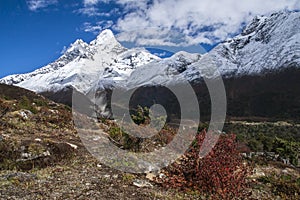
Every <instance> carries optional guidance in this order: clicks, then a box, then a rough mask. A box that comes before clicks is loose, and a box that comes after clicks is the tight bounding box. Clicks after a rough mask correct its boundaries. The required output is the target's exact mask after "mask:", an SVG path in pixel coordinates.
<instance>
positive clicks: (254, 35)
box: [199, 12, 300, 76]
mask: <svg viewBox="0 0 300 200" xmlns="http://www.w3.org/2000/svg"><path fill="white" fill-rule="evenodd" d="M299 24H300V12H279V13H274V14H272V15H271V16H269V17H265V16H258V17H255V18H254V19H253V20H252V22H251V23H250V24H248V26H247V27H246V28H245V29H244V30H243V32H242V33H241V34H240V35H238V36H236V37H234V38H233V39H229V40H227V41H226V42H224V43H222V44H220V45H218V46H217V47H216V48H214V49H213V50H212V51H211V52H209V53H208V54H207V55H205V56H203V57H204V58H205V57H209V58H210V59H211V60H213V61H214V62H215V65H216V66H217V67H218V69H219V71H220V73H221V74H222V75H223V76H224V75H226V76H232V75H246V74H258V73H263V72H267V71H273V70H276V69H279V68H284V67H288V66H290V65H291V64H298V65H299V64H300V28H299ZM199 64H200V65H201V64H203V63H201V62H200V63H199Z"/></svg>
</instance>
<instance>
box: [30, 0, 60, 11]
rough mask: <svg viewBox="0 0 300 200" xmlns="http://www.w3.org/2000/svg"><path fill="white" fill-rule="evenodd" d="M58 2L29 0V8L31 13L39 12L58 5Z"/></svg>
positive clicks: (52, 0)
mask: <svg viewBox="0 0 300 200" xmlns="http://www.w3.org/2000/svg"><path fill="white" fill-rule="evenodd" d="M57 3H58V0H27V6H28V8H29V10H31V11H37V10H38V9H41V8H46V7H48V6H50V5H54V4H57Z"/></svg>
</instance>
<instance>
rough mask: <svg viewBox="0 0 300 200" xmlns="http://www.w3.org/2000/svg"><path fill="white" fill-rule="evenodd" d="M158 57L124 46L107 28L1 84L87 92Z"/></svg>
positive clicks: (121, 76) (42, 89)
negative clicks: (42, 64)
mask: <svg viewBox="0 0 300 200" xmlns="http://www.w3.org/2000/svg"><path fill="white" fill-rule="evenodd" d="M159 59H160V58H158V57H156V56H154V55H152V54H150V53H149V52H148V51H146V50H145V49H142V48H136V49H130V50H128V49H126V48H124V47H123V46H122V45H121V44H120V43H119V42H118V41H117V40H116V39H115V37H114V35H113V33H112V32H111V31H110V30H105V31H103V32H102V33H101V34H100V35H99V36H98V37H97V38H96V39H95V40H93V41H92V42H90V44H87V43H85V42H83V41H82V40H77V41H76V42H75V43H73V44H71V46H70V47H69V48H68V49H67V50H66V52H65V53H64V54H63V55H62V56H61V57H60V58H59V59H58V60H56V61H55V62H53V63H51V64H49V65H47V66H45V67H42V68H40V69H37V70H35V71H33V72H31V73H28V74H18V75H11V76H8V77H5V78H3V79H1V80H0V83H6V84H13V85H17V86H20V87H23V88H26V89H29V90H32V91H35V92H46V91H52V92H55V91H58V90H62V89H64V88H66V87H69V86H72V87H74V88H76V89H77V90H78V91H80V92H82V93H86V92H87V91H88V90H89V88H90V87H91V86H92V85H93V84H94V83H95V82H98V80H99V79H102V78H109V79H111V80H123V79H126V78H127V77H128V76H129V75H130V74H131V72H132V71H133V70H134V69H136V68H138V67H140V66H142V65H144V64H147V63H149V62H151V61H154V60H159Z"/></svg>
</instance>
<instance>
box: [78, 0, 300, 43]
mask: <svg viewBox="0 0 300 200" xmlns="http://www.w3.org/2000/svg"><path fill="white" fill-rule="evenodd" d="M84 2H86V3H87V2H90V5H91V4H92V5H95V4H96V2H97V3H99V2H102V3H110V2H113V3H116V4H117V5H119V6H120V7H121V8H122V10H123V13H122V15H121V17H120V18H118V19H117V20H114V24H112V25H111V28H112V29H114V30H116V31H117V32H119V34H118V39H119V40H121V41H124V42H133V43H136V44H137V45H173V46H188V45H194V44H199V43H207V44H213V43H216V42H220V41H222V40H224V39H226V38H227V37H230V36H232V35H234V34H236V33H238V32H240V29H241V28H242V25H243V24H244V23H248V22H249V21H250V20H251V19H252V18H253V17H254V16H256V15H266V14H270V13H272V12H276V11H280V10H295V9H300V3H299V0H277V1H276V3H274V0H264V1H261V0H243V1H237V0H201V1H195V0H184V1H182V0H139V1H135V0H115V1H112V0H84ZM106 28H107V27H106Z"/></svg>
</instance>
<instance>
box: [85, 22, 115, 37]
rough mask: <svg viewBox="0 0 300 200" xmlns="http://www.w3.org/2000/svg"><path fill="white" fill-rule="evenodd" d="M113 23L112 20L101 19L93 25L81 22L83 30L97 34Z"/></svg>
mask: <svg viewBox="0 0 300 200" xmlns="http://www.w3.org/2000/svg"><path fill="white" fill-rule="evenodd" d="M112 25H113V21H110V20H109V21H101V22H98V23H96V24H94V25H92V24H91V23H89V22H85V23H84V24H83V28H82V29H83V31H85V32H92V33H94V34H99V33H100V32H101V31H103V30H105V29H108V28H110V27H111V26H112Z"/></svg>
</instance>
